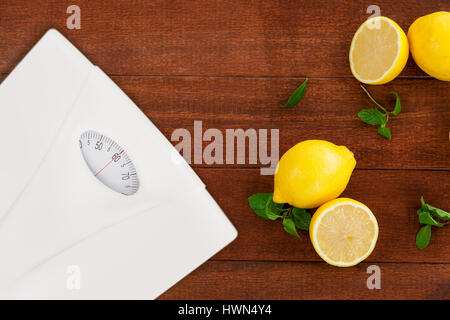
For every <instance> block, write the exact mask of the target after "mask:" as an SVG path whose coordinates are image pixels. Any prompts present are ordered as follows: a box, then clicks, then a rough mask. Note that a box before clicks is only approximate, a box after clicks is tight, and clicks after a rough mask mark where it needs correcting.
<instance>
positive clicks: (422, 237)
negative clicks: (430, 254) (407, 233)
mask: <svg viewBox="0 0 450 320" xmlns="http://www.w3.org/2000/svg"><path fill="white" fill-rule="evenodd" d="M430 239H431V226H430V225H429V224H427V225H426V226H423V227H422V228H420V230H419V232H417V236H416V245H417V248H419V249H420V250H422V249H425V248H426V247H427V246H428V244H429V243H430Z"/></svg>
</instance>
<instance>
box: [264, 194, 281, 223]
mask: <svg viewBox="0 0 450 320" xmlns="http://www.w3.org/2000/svg"><path fill="white" fill-rule="evenodd" d="M283 206H284V204H283V203H275V202H273V194H272V193H270V198H269V199H268V200H267V202H266V216H267V218H268V219H269V220H276V219H278V218H280V217H281V212H282V211H283Z"/></svg>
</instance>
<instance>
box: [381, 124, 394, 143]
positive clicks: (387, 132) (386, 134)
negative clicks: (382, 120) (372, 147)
mask: <svg viewBox="0 0 450 320" xmlns="http://www.w3.org/2000/svg"><path fill="white" fill-rule="evenodd" d="M378 134H380V135H382V136H383V137H385V138H386V139H389V140H391V130H389V128H386V127H384V126H383V125H381V126H380V127H379V128H378Z"/></svg>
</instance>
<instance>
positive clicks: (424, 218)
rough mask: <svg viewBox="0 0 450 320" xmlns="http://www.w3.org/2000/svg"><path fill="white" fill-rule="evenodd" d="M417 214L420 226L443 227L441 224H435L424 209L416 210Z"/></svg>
mask: <svg viewBox="0 0 450 320" xmlns="http://www.w3.org/2000/svg"><path fill="white" fill-rule="evenodd" d="M417 214H418V215H419V222H420V223H421V224H428V225H431V226H436V227H442V226H443V224H442V223H440V222H437V221H436V220H434V219H433V217H432V216H431V214H430V211H428V210H426V209H424V208H421V209H419V210H417Z"/></svg>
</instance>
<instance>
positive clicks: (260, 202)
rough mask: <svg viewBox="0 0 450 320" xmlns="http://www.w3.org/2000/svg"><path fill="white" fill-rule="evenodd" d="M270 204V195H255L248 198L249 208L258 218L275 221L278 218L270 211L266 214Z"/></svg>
mask: <svg viewBox="0 0 450 320" xmlns="http://www.w3.org/2000/svg"><path fill="white" fill-rule="evenodd" d="M270 202H273V201H272V193H255V194H254V195H252V196H250V197H248V203H249V205H250V207H251V208H252V209H253V211H254V212H255V213H256V214H257V215H258V216H260V217H261V218H264V219H268V220H275V219H277V218H279V216H278V215H276V214H274V213H273V211H272V210H270V211H269V212H270V213H269V214H267V210H266V208H267V206H268V203H270Z"/></svg>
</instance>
